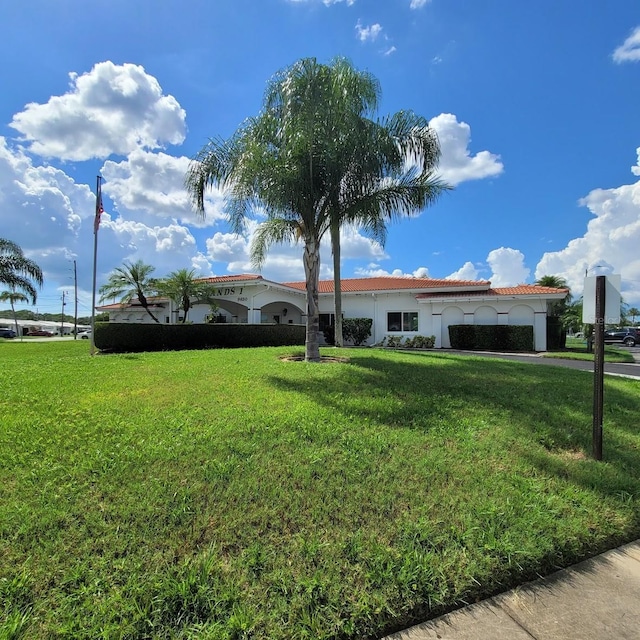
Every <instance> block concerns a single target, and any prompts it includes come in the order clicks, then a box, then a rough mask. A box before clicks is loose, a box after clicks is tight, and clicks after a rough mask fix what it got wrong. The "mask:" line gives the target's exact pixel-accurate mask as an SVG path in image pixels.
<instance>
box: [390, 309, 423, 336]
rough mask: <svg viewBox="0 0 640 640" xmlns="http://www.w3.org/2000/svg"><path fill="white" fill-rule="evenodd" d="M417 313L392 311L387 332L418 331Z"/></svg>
mask: <svg viewBox="0 0 640 640" xmlns="http://www.w3.org/2000/svg"><path fill="white" fill-rule="evenodd" d="M417 330H418V312H417V311H402V312H400V311H392V312H390V313H387V331H417Z"/></svg>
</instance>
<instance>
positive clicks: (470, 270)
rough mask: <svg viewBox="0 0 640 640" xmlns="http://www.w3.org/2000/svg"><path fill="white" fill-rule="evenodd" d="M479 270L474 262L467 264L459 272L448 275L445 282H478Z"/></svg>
mask: <svg viewBox="0 0 640 640" xmlns="http://www.w3.org/2000/svg"><path fill="white" fill-rule="evenodd" d="M478 275H479V273H478V269H476V267H475V265H474V264H473V262H465V263H464V264H463V265H462V266H461V267H460V268H459V269H458V270H457V271H454V272H453V273H451V274H450V275H448V276H447V277H446V278H445V280H477V279H478Z"/></svg>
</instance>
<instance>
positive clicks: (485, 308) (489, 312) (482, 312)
mask: <svg viewBox="0 0 640 640" xmlns="http://www.w3.org/2000/svg"><path fill="white" fill-rule="evenodd" d="M473 323H474V324H479V325H487V324H498V312H497V310H496V309H495V307H492V306H489V305H487V304H485V305H482V306H481V307H478V308H477V309H476V310H475V311H474V312H473Z"/></svg>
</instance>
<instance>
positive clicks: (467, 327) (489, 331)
mask: <svg viewBox="0 0 640 640" xmlns="http://www.w3.org/2000/svg"><path fill="white" fill-rule="evenodd" d="M449 340H450V341H451V347H452V348H453V349H464V350H472V351H533V326H531V325H525V326H514V325H495V324H491V325H474V324H453V325H450V326H449Z"/></svg>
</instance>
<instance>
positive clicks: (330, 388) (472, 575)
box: [0, 341, 640, 639]
mask: <svg viewBox="0 0 640 640" xmlns="http://www.w3.org/2000/svg"><path fill="white" fill-rule="evenodd" d="M290 353H292V350H291V349H283V348H280V349H251V350H213V351H202V352H172V353H150V354H130V355H111V356H96V357H93V358H91V357H90V356H89V355H88V345H87V344H86V341H84V342H80V341H78V342H75V343H74V342H55V343H54V342H52V343H22V344H21V343H19V342H12V343H5V344H0V358H1V361H2V364H3V367H2V376H1V378H0V545H1V546H0V621H1V622H0V637H1V638H19V637H23V638H29V639H32V638H33V639H41V638H74V639H75V638H87V639H89V638H91V639H95V638H162V639H164V638H205V639H233V638H236V639H237V638H269V639H294V638H295V639H300V638H313V639H322V638H367V637H370V638H376V637H381V636H382V635H384V634H385V633H388V632H390V631H392V630H395V629H398V628H401V627H404V626H407V625H409V624H411V623H413V622H415V621H416V620H420V619H425V618H427V617H430V616H435V615H437V614H439V613H442V612H444V611H446V610H449V609H451V608H452V607H455V606H459V605H462V604H464V603H467V602H472V601H475V600H477V599H480V598H483V597H486V596H488V595H490V594H494V593H496V592H499V591H501V590H503V589H505V588H507V587H510V586H513V585H515V584H518V583H521V582H523V581H525V580H528V579H531V578H534V577H536V576H537V575H538V574H539V573H548V572H551V571H553V570H554V569H556V568H557V567H561V566H565V565H567V564H570V563H572V562H574V561H576V560H579V559H581V558H584V557H586V556H589V555H592V554H595V553H597V552H599V551H601V550H604V549H606V548H610V547H613V546H615V545H618V544H620V543H622V542H625V541H629V540H632V539H635V538H636V537H638V536H639V535H640V433H639V430H640V383H638V382H636V381H632V380H626V379H619V378H608V377H607V378H606V381H605V412H604V416H605V426H604V456H605V461H604V462H602V463H597V462H595V461H593V460H591V459H590V450H591V440H590V438H591V407H592V386H591V385H592V379H591V376H590V375H588V374H585V373H584V372H579V371H578V372H576V371H571V370H564V369H561V368H557V367H551V366H549V367H547V366H544V365H538V366H533V365H526V364H518V363H513V362H507V361H502V360H489V359H483V358H480V357H478V358H476V357H469V356H466V357H461V356H454V355H450V354H446V353H440V352H422V353H397V352H388V351H378V350H367V349H351V350H346V351H343V352H341V355H342V354H343V353H344V354H346V355H347V356H348V357H349V358H350V362H349V363H347V364H344V363H332V364H321V365H312V364H306V363H304V362H285V361H282V360H280V359H279V356H282V355H286V354H290ZM324 353H325V354H331V353H334V352H333V351H332V350H327V351H325V352H324Z"/></svg>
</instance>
